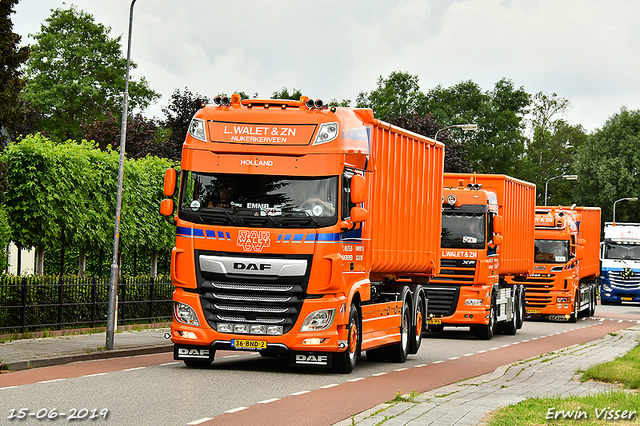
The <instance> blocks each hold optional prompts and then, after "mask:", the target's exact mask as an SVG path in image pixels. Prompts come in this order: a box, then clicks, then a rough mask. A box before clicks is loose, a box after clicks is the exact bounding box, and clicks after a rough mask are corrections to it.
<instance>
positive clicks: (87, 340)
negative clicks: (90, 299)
mask: <svg viewBox="0 0 640 426" xmlns="http://www.w3.org/2000/svg"><path fill="white" fill-rule="evenodd" d="M168 331H169V328H164V327H161V328H152V329H145V330H138V331H123V332H118V333H116V334H115V336H114V349H112V350H106V348H105V345H106V333H94V334H80V335H67V336H59V337H46V338H35V339H23V340H14V341H8V342H4V343H0V360H1V361H0V369H4V370H9V371H17V370H24V369H28V368H36V367H44V366H51V365H60V364H67V363H72V362H78V361H87V360H94V359H105V358H116V357H125V356H133V355H144V354H153V353H161V352H170V351H171V350H172V345H171V341H170V340H167V339H166V338H165V337H164V334H165V333H167V332H168ZM639 339H640V325H637V326H634V327H631V328H627V329H622V330H620V331H618V332H616V333H610V334H608V335H607V336H605V337H603V338H601V339H597V340H594V341H591V342H588V343H585V344H580V345H575V346H571V347H568V348H564V349H562V350H558V351H555V352H551V353H547V354H544V355H542V356H539V357H536V358H533V359H530V360H525V361H521V362H518V363H514V364H512V365H505V366H502V367H500V368H498V369H496V370H495V371H493V372H492V373H489V374H485V375H482V376H478V377H474V378H471V379H468V380H464V381H461V382H457V383H453V384H450V385H447V386H444V387H441V388H438V389H435V390H432V391H428V392H426V393H423V394H420V395H404V397H405V398H404V399H406V402H395V403H385V404H380V405H378V406H376V407H373V408H371V409H370V410H367V411H365V412H363V413H359V414H356V415H353V416H351V417H349V418H347V419H344V420H343V421H341V422H338V423H335V424H334V426H352V425H358V426H369V425H371V426H373V425H384V426H397V425H403V426H404V425H406V426H424V425H445V426H446V425H455V426H471V425H473V426H476V425H484V424H486V422H487V421H488V420H487V419H488V415H489V414H490V413H491V412H492V411H493V410H495V409H497V408H499V407H502V406H505V405H508V404H514V403H517V402H519V401H522V400H524V399H526V398H534V397H542V396H558V395H561V396H566V395H577V396H580V395H587V394H590V393H594V392H602V391H606V390H610V389H612V388H615V386H614V385H610V384H605V383H596V382H585V383H582V382H581V381H580V380H579V375H577V374H576V371H578V370H584V369H586V368H589V367H590V366H592V365H596V364H600V363H603V362H606V361H609V360H612V359H614V358H616V357H619V356H621V355H623V354H625V353H626V352H628V351H629V350H631V349H632V348H633V347H635V346H636V344H637V343H638V340H639Z"/></svg>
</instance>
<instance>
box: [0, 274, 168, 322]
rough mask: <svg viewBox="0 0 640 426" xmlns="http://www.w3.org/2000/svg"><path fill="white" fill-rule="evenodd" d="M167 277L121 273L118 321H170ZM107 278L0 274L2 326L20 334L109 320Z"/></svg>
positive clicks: (0, 314)
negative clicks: (134, 276)
mask: <svg viewBox="0 0 640 426" xmlns="http://www.w3.org/2000/svg"><path fill="white" fill-rule="evenodd" d="M172 292H173V286H172V284H171V280H168V279H154V278H150V277H146V278H140V277H138V278H121V279H120V280H119V282H118V323H119V324H126V323H129V324H131V323H151V322H162V321H171V318H172V312H171V303H172V302H171V295H172ZM108 304H109V277H106V278H86V279H79V278H64V277H35V276H29V277H11V276H4V277H0V331H2V332H6V333H17V332H19V333H24V332H27V331H35V330H53V329H57V330H61V329H63V328H75V327H97V326H104V325H106V323H107V310H108Z"/></svg>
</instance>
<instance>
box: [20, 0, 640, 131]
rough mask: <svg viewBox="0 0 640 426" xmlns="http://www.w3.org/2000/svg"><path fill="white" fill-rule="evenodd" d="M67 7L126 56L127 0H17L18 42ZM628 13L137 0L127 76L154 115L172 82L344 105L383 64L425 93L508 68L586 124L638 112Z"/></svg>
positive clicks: (639, 70)
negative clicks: (155, 96)
mask: <svg viewBox="0 0 640 426" xmlns="http://www.w3.org/2000/svg"><path fill="white" fill-rule="evenodd" d="M71 4H74V5H76V7H77V8H78V9H79V10H83V11H85V12H87V13H90V14H92V15H93V16H94V18H95V21H96V22H99V23H102V24H104V25H105V26H108V27H110V28H111V32H110V36H111V37H112V38H115V37H117V36H122V40H121V42H122V45H123V54H124V55H126V52H127V36H128V25H129V11H130V6H131V1H130V0H108V1H105V0H73V1H71V0H66V1H62V0H21V1H20V3H18V5H17V6H16V7H15V13H14V14H12V15H11V19H12V21H13V24H14V28H13V31H14V32H15V33H17V34H19V35H21V36H22V41H21V44H23V45H25V44H32V43H33V42H34V39H33V38H32V37H30V36H29V34H35V33H37V32H39V31H40V26H41V25H42V24H43V23H44V22H45V19H46V18H47V17H49V16H50V15H51V10H52V9H56V8H68V7H70V5H71ZM639 16H640V2H638V1H636V0H606V1H605V0H405V1H401V0H367V1H360V0H350V1H345V0H323V1H301V0H269V1H266V0H233V1H221V0H181V1H175V0H174V1H171V0H136V3H135V6H134V18H133V35H132V39H131V60H132V61H134V62H136V63H137V64H138V67H137V68H136V69H135V70H132V71H131V75H132V77H133V78H134V79H136V80H137V79H139V78H140V77H141V76H144V77H145V78H146V79H147V81H148V82H149V86H150V87H151V88H152V89H153V90H155V91H156V92H158V93H160V94H161V95H162V98H161V99H160V100H159V101H158V102H157V103H156V104H154V105H152V106H151V107H149V108H148V109H147V110H146V111H145V115H147V116H149V117H152V116H155V117H157V118H164V114H163V113H162V109H161V108H162V107H166V106H167V105H168V103H169V99H170V96H171V94H172V93H173V92H174V91H175V90H176V89H179V90H180V91H184V90H185V88H188V89H189V90H190V91H191V92H192V93H198V94H200V95H204V96H207V97H209V98H210V99H212V98H213V97H214V96H216V95H218V94H221V93H224V94H228V95H230V94H231V93H234V92H237V91H243V92H245V93H247V94H249V95H251V96H253V95H254V94H255V93H258V96H259V97H261V98H270V97H271V96H272V94H273V92H275V91H276V90H281V89H282V88H284V87H286V88H288V89H289V91H292V90H293V89H299V90H301V91H302V93H303V94H304V95H306V96H309V97H310V98H313V99H318V98H320V99H322V100H324V101H325V102H327V101H330V100H331V99H336V100H339V101H340V100H343V99H350V100H351V101H352V103H351V105H352V106H355V100H356V98H357V96H358V94H359V93H361V92H370V91H371V90H374V89H376V87H377V82H378V79H379V78H380V77H383V78H386V77H388V76H389V75H390V74H391V73H392V72H394V71H403V72H408V73H409V74H411V75H416V76H417V77H418V79H419V84H420V89H421V90H422V91H423V92H427V91H428V90H429V89H431V88H434V87H436V86H437V85H442V86H444V87H449V86H453V85H455V84H457V83H459V82H461V81H467V80H472V81H473V82H475V83H477V84H478V85H479V86H480V87H481V88H482V90H483V91H489V90H492V89H493V88H494V86H495V83H497V82H498V81H499V80H500V79H502V78H507V79H509V80H511V81H512V82H513V84H514V86H515V87H517V88H520V87H522V88H523V89H524V90H526V91H527V92H528V93H530V94H532V95H533V94H535V93H537V92H541V91H542V92H545V93H547V94H552V93H556V94H557V95H558V96H560V97H563V98H566V99H568V100H569V102H570V107H569V108H568V110H567V111H566V114H565V115H564V116H560V117H558V118H563V119H565V120H566V121H568V122H569V123H570V124H572V125H578V124H580V125H582V126H583V127H584V128H585V129H586V130H587V132H592V131H594V130H596V129H598V128H602V126H603V125H604V124H605V122H606V121H607V120H608V119H609V118H610V117H611V116H613V115H614V114H616V113H617V112H619V111H620V109H621V108H622V107H626V108H628V109H640V31H639V30H638V26H637V22H638V17H639ZM443 124H444V125H447V123H443Z"/></svg>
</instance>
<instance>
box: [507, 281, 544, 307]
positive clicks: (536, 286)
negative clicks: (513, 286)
mask: <svg viewBox="0 0 640 426" xmlns="http://www.w3.org/2000/svg"><path fill="white" fill-rule="evenodd" d="M514 281H517V282H522V283H524V288H525V289H526V293H525V294H526V302H527V308H544V307H546V306H547V305H549V304H551V303H552V302H553V300H552V298H551V290H553V278H550V277H514Z"/></svg>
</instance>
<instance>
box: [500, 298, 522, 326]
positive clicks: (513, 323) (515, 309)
mask: <svg viewBox="0 0 640 426" xmlns="http://www.w3.org/2000/svg"><path fill="white" fill-rule="evenodd" d="M518 293H519V291H517V289H513V303H512V304H511V319H510V320H509V321H508V322H504V323H502V327H501V328H502V333H503V334H506V335H508V336H515V334H516V332H517V331H518V318H517V317H518V311H519V309H520V308H519V306H518V305H520V302H519V294H518Z"/></svg>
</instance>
